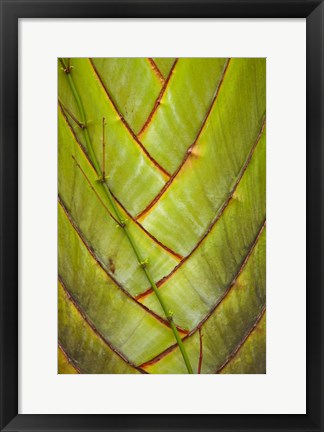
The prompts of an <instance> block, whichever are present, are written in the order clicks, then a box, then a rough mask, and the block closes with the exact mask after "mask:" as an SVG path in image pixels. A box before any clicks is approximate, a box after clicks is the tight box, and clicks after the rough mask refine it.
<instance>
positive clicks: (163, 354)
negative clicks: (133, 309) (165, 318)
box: [140, 220, 266, 368]
mask: <svg viewBox="0 0 324 432" xmlns="http://www.w3.org/2000/svg"><path fill="white" fill-rule="evenodd" d="M265 226H266V221H265V220H264V222H263V223H262V225H261V228H260V229H259V230H258V233H257V235H256V237H255V239H254V241H253V242H252V244H251V246H250V248H249V250H248V253H247V254H246V256H245V258H244V259H243V261H242V262H241V264H240V267H239V269H238V271H237V272H236V274H235V276H234V278H233V280H232V281H231V283H230V284H229V285H228V286H227V288H226V290H225V291H224V293H223V295H222V296H221V297H220V298H219V299H218V300H217V302H216V303H215V305H214V306H213V307H212V308H211V309H210V311H209V312H208V314H207V315H206V316H205V317H204V318H203V319H202V320H201V321H200V322H199V323H198V324H197V325H196V327H194V328H193V329H192V330H191V331H190V332H189V333H188V334H187V336H185V337H184V338H183V339H182V340H183V341H185V340H186V339H188V338H189V337H191V336H192V335H194V334H195V333H196V332H197V330H199V329H200V328H201V327H202V326H203V324H204V323H205V322H206V321H207V320H208V319H209V318H210V317H211V316H212V315H213V313H214V312H215V310H216V309H218V307H219V306H220V305H221V304H222V302H223V300H224V299H225V298H226V297H227V295H228V294H229V293H230V291H231V290H232V288H233V287H234V286H235V283H236V281H237V278H238V277H239V275H240V274H241V273H242V271H243V270H244V268H245V267H246V264H247V263H248V261H249V259H250V256H251V254H252V252H253V251H254V249H255V247H256V245H257V243H258V241H259V238H260V236H261V234H262V232H263V230H264V228H265ZM176 347H177V344H173V345H171V346H169V348H167V349H166V350H164V351H162V352H161V353H160V354H158V355H157V356H155V357H154V358H152V359H151V360H149V361H147V362H145V363H142V364H141V365H140V367H142V368H144V367H146V366H150V365H152V364H155V363H157V362H158V361H160V360H161V359H162V358H163V357H165V356H166V355H167V354H169V353H171V352H172V351H173V350H174V349H175V348H176Z"/></svg>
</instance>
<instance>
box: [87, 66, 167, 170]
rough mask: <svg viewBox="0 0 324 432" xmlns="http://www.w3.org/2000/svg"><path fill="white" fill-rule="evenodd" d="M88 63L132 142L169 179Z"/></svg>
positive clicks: (97, 73) (98, 75) (95, 70)
mask: <svg viewBox="0 0 324 432" xmlns="http://www.w3.org/2000/svg"><path fill="white" fill-rule="evenodd" d="M89 62H90V64H91V66H92V69H93V71H94V74H95V76H96V77H97V79H98V81H99V82H100V84H101V87H102V88H103V90H104V92H105V94H106V96H107V98H108V99H109V101H110V102H111V103H112V105H113V106H114V108H115V111H116V112H117V114H118V116H119V118H120V120H121V121H122V123H123V124H124V126H125V128H126V129H127V130H128V132H129V133H130V135H131V136H132V138H133V140H134V141H135V142H136V143H137V144H138V146H139V147H140V149H141V150H142V152H143V153H144V154H145V156H146V157H147V158H148V159H149V160H150V161H151V162H152V163H153V165H155V166H156V167H157V168H158V169H159V170H160V171H161V172H162V173H163V174H164V175H165V176H166V177H168V178H170V174H169V173H168V172H167V171H166V170H165V169H164V168H163V167H162V166H161V165H160V164H159V163H158V162H157V161H156V160H155V159H154V158H153V157H152V156H151V155H150V153H149V152H148V151H147V150H146V148H145V147H144V146H143V144H142V143H141V141H140V140H139V139H138V137H137V136H136V135H135V134H134V132H133V130H132V129H131V127H130V126H129V124H128V123H127V121H126V120H125V118H124V116H123V115H122V113H121V112H120V111H119V109H118V107H117V105H116V104H115V102H114V101H113V99H112V97H111V96H110V94H109V92H108V90H107V88H106V86H105V84H104V82H103V81H102V78H101V76H100V74H99V72H98V71H97V69H96V67H95V65H94V63H93V61H92V59H89Z"/></svg>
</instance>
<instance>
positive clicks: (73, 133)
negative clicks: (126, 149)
mask: <svg viewBox="0 0 324 432" xmlns="http://www.w3.org/2000/svg"><path fill="white" fill-rule="evenodd" d="M59 107H60V110H61V112H62V115H63V117H64V119H65V121H66V124H67V125H68V127H69V129H70V131H71V134H72V135H73V138H74V140H75V142H76V143H77V144H78V146H79V147H80V150H81V151H82V153H83V154H84V157H85V159H86V160H87V162H88V163H89V165H90V166H91V168H92V170H93V171H94V173H95V174H96V175H97V173H96V170H95V168H94V166H93V163H92V161H91V160H90V158H89V156H88V154H87V152H86V150H85V148H84V147H83V145H82V144H81V143H80V141H79V139H78V137H77V136H76V134H75V131H74V130H73V128H72V126H71V124H70V122H69V119H68V118H67V116H66V114H65V112H64V107H63V105H62V103H61V102H60V101H59ZM111 194H112V196H113V197H114V199H115V200H116V202H117V203H118V204H119V205H120V207H121V208H122V209H123V211H124V212H125V213H126V214H127V216H128V218H129V219H131V220H132V221H133V222H134V223H136V225H137V226H138V227H139V228H140V229H141V230H142V231H143V232H144V233H145V234H146V235H147V236H148V237H150V238H151V239H152V240H153V241H154V242H155V243H156V244H158V245H159V246H161V248H162V249H164V250H165V251H167V252H168V253H170V255H172V256H173V257H174V258H176V259H177V260H178V261H179V260H182V259H183V256H182V255H180V254H178V253H176V252H174V251H173V250H172V249H170V248H169V247H168V246H166V245H164V244H163V243H162V242H161V241H160V240H158V239H157V238H156V237H154V236H153V234H151V233H150V232H149V231H147V230H146V229H145V228H144V227H143V225H141V224H140V223H139V222H138V221H137V220H136V219H135V218H134V217H133V216H132V215H131V214H130V213H129V212H128V210H127V209H126V208H125V207H124V206H123V204H122V203H121V202H120V201H119V200H118V198H117V197H116V196H115V195H114V194H113V193H112V192H111Z"/></svg>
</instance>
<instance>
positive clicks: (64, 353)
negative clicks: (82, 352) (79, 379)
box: [58, 341, 82, 374]
mask: <svg viewBox="0 0 324 432" xmlns="http://www.w3.org/2000/svg"><path fill="white" fill-rule="evenodd" d="M58 347H59V349H60V351H61V352H62V354H63V355H64V357H65V358H66V360H67V361H68V363H70V364H71V365H72V366H73V368H74V369H75V370H76V372H77V373H78V374H82V372H81V369H80V368H79V366H77V365H76V364H75V362H74V361H73V360H72V359H71V357H70V356H69V355H68V353H67V352H66V351H65V349H64V348H63V345H62V344H61V342H60V341H59V342H58Z"/></svg>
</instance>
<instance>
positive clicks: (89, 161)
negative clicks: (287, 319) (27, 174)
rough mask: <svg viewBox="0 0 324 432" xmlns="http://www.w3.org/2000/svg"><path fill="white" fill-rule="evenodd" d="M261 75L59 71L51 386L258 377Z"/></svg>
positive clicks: (179, 66)
mask: <svg viewBox="0 0 324 432" xmlns="http://www.w3.org/2000/svg"><path fill="white" fill-rule="evenodd" d="M62 65H63V66H62ZM265 69H266V63H265V59H248V58H246V59H197V58H196V59H189V58H187V59H177V60H176V59H167V58H165V59H162V58H153V59H131V58H128V59H122V58H118V59H117V58H114V59H112V58H110V59H100V58H97V59H83V58H82V59H81V58H76V59H69V60H68V59H62V60H60V62H59V68H58V76H59V88H58V96H59V109H58V162H59V168H58V170H59V172H58V188H59V204H58V227H59V232H58V236H59V239H58V240H59V288H58V296H59V348H58V370H59V373H188V372H190V371H191V369H192V370H193V372H194V373H196V372H197V370H198V362H199V358H200V357H201V360H202V362H201V366H202V367H201V373H265V367H266V362H265V303H266V286H265V265H266V254H265V245H266V227H265V226H266V222H265V220H266V163H265V162H266V125H265V110H266V84H265V82H266V81H265ZM103 177H105V179H104V180H103Z"/></svg>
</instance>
